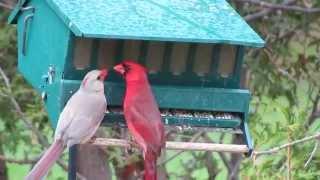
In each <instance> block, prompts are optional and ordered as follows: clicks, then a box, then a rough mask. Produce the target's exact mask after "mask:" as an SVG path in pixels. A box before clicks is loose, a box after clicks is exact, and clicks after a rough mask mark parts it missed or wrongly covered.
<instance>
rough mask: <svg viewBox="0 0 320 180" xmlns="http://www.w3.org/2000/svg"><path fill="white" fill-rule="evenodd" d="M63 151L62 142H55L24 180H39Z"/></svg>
mask: <svg viewBox="0 0 320 180" xmlns="http://www.w3.org/2000/svg"><path fill="white" fill-rule="evenodd" d="M63 150H64V145H63V144H62V141H55V142H54V143H53V144H52V145H51V146H50V147H49V149H48V150H47V151H46V152H45V153H44V155H43V156H42V157H41V159H40V160H39V161H38V162H37V164H36V165H34V167H33V168H32V170H31V171H30V172H29V174H28V175H27V176H26V177H25V180H40V179H41V178H42V177H43V176H45V174H46V173H47V172H48V171H49V169H50V168H51V166H53V164H54V163H55V162H56V161H57V159H58V158H59V157H60V154H62V152H63Z"/></svg>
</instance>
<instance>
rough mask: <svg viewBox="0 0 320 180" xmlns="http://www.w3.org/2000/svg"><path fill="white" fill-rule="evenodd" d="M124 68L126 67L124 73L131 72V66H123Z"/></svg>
mask: <svg viewBox="0 0 320 180" xmlns="http://www.w3.org/2000/svg"><path fill="white" fill-rule="evenodd" d="M123 67H124V71H125V72H128V71H130V66H129V65H127V64H123Z"/></svg>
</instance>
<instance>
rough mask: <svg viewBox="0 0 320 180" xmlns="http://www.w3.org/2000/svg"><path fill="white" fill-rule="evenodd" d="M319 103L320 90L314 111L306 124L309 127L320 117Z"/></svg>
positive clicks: (314, 104) (314, 103)
mask: <svg viewBox="0 0 320 180" xmlns="http://www.w3.org/2000/svg"><path fill="white" fill-rule="evenodd" d="M319 102H320V89H319V90H318V93H317V95H316V98H315V100H314V101H313V104H312V111H311V114H310V116H309V119H308V121H307V124H306V125H307V126H310V125H311V124H312V123H313V122H314V121H315V120H316V119H317V118H319V117H320V109H318V105H319Z"/></svg>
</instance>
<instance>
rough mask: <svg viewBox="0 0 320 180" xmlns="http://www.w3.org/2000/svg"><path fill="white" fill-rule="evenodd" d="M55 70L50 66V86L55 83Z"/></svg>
mask: <svg viewBox="0 0 320 180" xmlns="http://www.w3.org/2000/svg"><path fill="white" fill-rule="evenodd" d="M55 73H56V72H55V68H54V67H53V66H51V65H50V66H49V71H48V84H52V83H53V81H54V76H55Z"/></svg>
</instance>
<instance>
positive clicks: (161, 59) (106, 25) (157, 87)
mask: <svg viewBox="0 0 320 180" xmlns="http://www.w3.org/2000/svg"><path fill="white" fill-rule="evenodd" d="M8 21H9V23H13V24H17V29H18V49H19V51H18V52H19V53H18V58H19V65H18V67H19V70H20V72H21V73H22V74H23V75H24V76H25V78H26V79H27V80H28V81H29V82H30V83H31V84H32V86H33V87H34V88H36V89H37V90H38V92H39V93H41V94H42V95H43V97H44V99H45V103H46V107H47V110H48V113H49V116H50V121H51V122H52V125H53V126H55V125H56V122H57V119H58V115H59V113H60V111H61V110H62V108H63V107H64V104H65V103H66V101H67V100H68V99H69V97H70V96H71V95H72V94H73V92H74V91H75V90H76V89H77V88H78V87H79V85H80V83H81V79H82V78H83V76H84V74H85V73H86V72H88V71H89V70H91V69H96V68H102V67H107V68H109V69H110V68H111V67H112V66H113V65H115V64H116V63H119V62H120V61H121V60H123V59H135V60H137V61H139V62H140V63H142V64H144V65H145V66H147V67H148V69H149V70H150V72H149V79H150V82H151V84H152V88H153V91H154V94H155V96H156V99H157V102H158V103H159V106H160V108H161V110H162V116H163V120H164V122H165V124H166V125H168V126H171V127H175V126H177V127H178V126H187V127H200V128H201V127H203V128H231V129H238V130H240V131H241V132H242V134H243V137H244V141H245V143H246V144H247V146H248V149H249V152H250V151H251V150H252V142H251V139H250V135H249V131H248V127H247V118H248V109H249V101H250V92H249V91H248V90H245V89H241V88H240V87H241V86H240V83H241V82H240V78H241V70H242V64H243V56H244V48H245V47H263V46H264V41H263V40H262V39H261V38H260V37H259V36H258V35H257V34H256V33H255V32H254V31H253V30H252V29H251V28H250V26H248V24H247V23H246V22H245V21H244V20H243V19H242V18H241V17H240V16H239V15H238V14H237V12H236V11H235V10H233V9H232V7H231V6H230V5H229V4H228V3H227V2H226V1H225V0H157V1H153V0H143V1H142V0H73V1H65V0H20V1H19V3H18V5H17V6H16V7H15V9H14V10H13V11H12V14H11V16H10V17H9V20H8ZM123 93H124V84H123V81H122V79H121V78H119V77H118V76H117V75H115V74H113V73H110V77H109V78H108V80H107V82H106V96H107V100H108V103H109V106H110V107H111V108H110V112H109V113H107V114H106V117H105V121H104V122H105V124H106V125H114V124H118V125H124V124H123V121H122V120H119V119H122V115H121V111H119V109H118V107H120V106H121V104H122V98H123Z"/></svg>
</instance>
